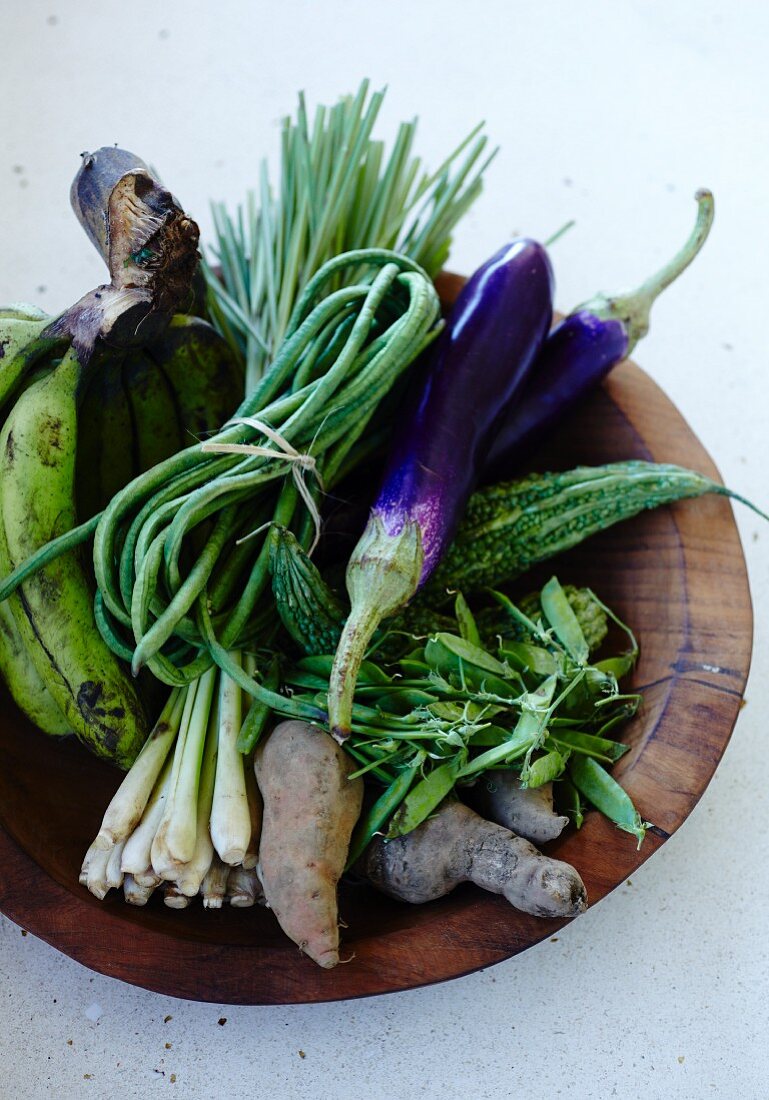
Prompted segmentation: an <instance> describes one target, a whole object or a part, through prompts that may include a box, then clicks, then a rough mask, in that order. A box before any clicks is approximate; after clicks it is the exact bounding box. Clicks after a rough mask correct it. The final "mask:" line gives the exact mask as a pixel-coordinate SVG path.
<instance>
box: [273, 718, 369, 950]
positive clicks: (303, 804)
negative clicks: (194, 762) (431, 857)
mask: <svg viewBox="0 0 769 1100" xmlns="http://www.w3.org/2000/svg"><path fill="white" fill-rule="evenodd" d="M254 766H255V770H256V779H257V783H258V784H259V790H260V791H261V794H262V799H263V800H264V816H263V819H262V835H261V841H260V844H259V866H258V873H259V878H260V879H261V882H262V887H263V889H264V897H265V901H266V903H267V905H268V906H269V907H270V908H271V909H272V911H273V912H274V913H275V916H276V918H277V920H278V923H279V924H280V926H281V928H282V929H283V931H284V932H285V933H286V935H287V936H289V937H290V938H291V939H292V940H293V941H294V943H296V944H298V945H299V947H300V948H301V949H302V950H303V951H304V952H305V953H306V954H307V955H309V956H310V958H311V959H314V960H315V962H317V963H318V964H319V965H320V966H323V967H325V968H326V969H330V968H331V967H333V966H336V964H337V963H338V962H339V923H338V915H337V898H336V889H337V883H338V882H339V879H340V877H341V875H342V871H343V870H344V866H345V862H346V859H347V850H348V848H349V846H350V836H351V834H352V830H353V826H354V825H355V823H356V821H357V820H358V817H359V815H360V810H361V804H362V801H363V780H362V779H361V778H360V777H358V778H357V779H354V780H351V779H350V778H349V776H350V775H351V774H352V772H353V771H355V767H356V765H355V764H354V762H353V761H352V760H351V758H350V757H349V756H348V755H347V754H346V753H344V752H343V751H342V749H340V748H339V746H338V745H336V744H335V742H334V741H333V740H332V738H331V737H329V735H328V734H327V733H324V732H323V731H322V730H320V729H318V728H317V727H315V726H312V725H310V724H309V723H307V722H298V721H291V722H281V723H280V725H278V726H276V727H275V729H274V730H273V731H272V733H271V734H270V736H269V737H268V738H267V740H266V741H265V742H264V743H263V744H262V745H260V747H259V749H258V750H257V753H256V756H255V759H254Z"/></svg>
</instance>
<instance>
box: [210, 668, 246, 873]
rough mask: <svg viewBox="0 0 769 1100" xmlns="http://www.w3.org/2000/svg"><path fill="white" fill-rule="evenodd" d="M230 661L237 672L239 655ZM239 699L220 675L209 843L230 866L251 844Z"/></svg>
mask: <svg viewBox="0 0 769 1100" xmlns="http://www.w3.org/2000/svg"><path fill="white" fill-rule="evenodd" d="M230 657H231V659H232V661H233V663H234V664H235V665H236V666H237V667H238V668H240V667H241V655H240V652H239V651H237V650H235V651H233V652H232V653H231V654H230ZM241 697H242V693H241V689H240V687H239V685H238V684H236V683H235V681H234V680H232V679H231V678H230V677H229V676H226V675H224V674H223V675H222V677H221V680H220V682H219V752H218V756H217V760H216V781H215V783H214V801H213V806H212V808H211V840H212V841H213V843H214V848H215V849H216V851H217V853H218V855H219V858H220V859H222V860H223V862H224V863H228V864H229V865H230V866H236V865H238V864H240V863H242V862H243V857H244V856H245V854H246V851H247V849H248V846H249V842H250V840H251V813H250V810H249V807H248V797H247V795H246V777H245V773H244V771H243V757H242V756H241V754H240V752H239V751H238V734H239V733H240V724H241V720H242V707H241Z"/></svg>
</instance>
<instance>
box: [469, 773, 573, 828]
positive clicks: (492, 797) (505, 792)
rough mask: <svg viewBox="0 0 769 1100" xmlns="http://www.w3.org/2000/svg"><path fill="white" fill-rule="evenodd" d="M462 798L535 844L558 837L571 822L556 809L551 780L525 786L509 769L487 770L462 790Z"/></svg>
mask: <svg viewBox="0 0 769 1100" xmlns="http://www.w3.org/2000/svg"><path fill="white" fill-rule="evenodd" d="M462 798H463V800H464V801H465V802H466V803H467V804H468V805H469V806H470V807H471V808H472V809H473V810H475V811H476V813H479V814H480V815H481V817H485V818H487V819H488V820H489V821H493V822H495V823H496V824H497V825H503V826H504V827H505V828H506V829H509V830H510V832H511V833H515V835H516V836H521V837H523V838H524V839H525V840H530V841H531V842H532V844H546V843H547V842H548V841H549V840H555V839H556V837H559V836H560V835H561V833H562V832H563V830H564V829H565V827H566V826H567V825H568V823H569V819H568V818H567V817H561V816H560V815H559V814H557V813H555V811H554V810H553V784H552V783H545V784H543V786H541V787H527V788H522V787H521V785H520V782H519V780H518V776H517V775H516V774H515V773H514V772H512V771H509V770H503V769H498V770H495V771H490V772H487V773H486V774H485V775H484V776H482V777H481V779H480V780H479V781H478V783H476V784H475V786H473V787H468V788H467V789H466V790H465V791H463V792H462Z"/></svg>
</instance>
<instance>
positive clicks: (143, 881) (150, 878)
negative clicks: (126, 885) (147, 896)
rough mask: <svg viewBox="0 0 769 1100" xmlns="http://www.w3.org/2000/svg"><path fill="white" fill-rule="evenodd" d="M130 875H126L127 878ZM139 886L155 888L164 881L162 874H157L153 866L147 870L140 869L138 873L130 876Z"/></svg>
mask: <svg viewBox="0 0 769 1100" xmlns="http://www.w3.org/2000/svg"><path fill="white" fill-rule="evenodd" d="M128 877H129V876H128V875H126V878H128ZM130 877H131V878H132V879H133V880H134V882H135V883H136V885H137V886H143V887H145V888H147V889H152V890H154V889H155V887H156V886H160V883H161V882H162V881H163V880H162V878H161V877H160V875H156V874H155V872H154V871H153V869H152V868H151V867H148V868H147V869H146V871H140V872H139V873H138V874H135V875H131V876H130Z"/></svg>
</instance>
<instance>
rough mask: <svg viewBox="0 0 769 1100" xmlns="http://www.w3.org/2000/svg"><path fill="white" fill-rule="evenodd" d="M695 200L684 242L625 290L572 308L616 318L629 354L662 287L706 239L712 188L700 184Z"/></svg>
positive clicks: (644, 329)
mask: <svg viewBox="0 0 769 1100" xmlns="http://www.w3.org/2000/svg"><path fill="white" fill-rule="evenodd" d="M694 197H695V199H696V201H697V219H696V221H695V223H694V228H693V229H692V231H691V233H690V234H689V236H688V238H687V240H686V243H685V244H684V245H683V247H682V248H680V249H679V250H678V252H676V254H675V256H673V257H672V258H671V259H670V260H668V262H667V263H666V264H665V265H664V266H663V267H661V268H660V269H659V271H656V272H655V273H654V275H651V276H650V277H649V278H648V279H646V280H645V282H643V283H641V285H640V286H639V287H637V288H636V290H633V291H631V292H630V293H628V294H617V295H614V296H612V297H609V296H608V295H604V294H599V295H598V296H597V297H596V298H594V299H593V300H592V301H590V302H586V303H585V304H584V305H582V306H579V307H578V309H577V310H575V312H581V311H583V310H589V311H590V312H591V313H594V314H595V315H596V316H597V317H598V318H600V319H601V320H604V321H619V322H621V324H623V325H624V326H625V329H626V331H627V340H628V346H627V351H626V355H630V353H631V352H632V350H633V348H634V347H635V345H636V344H637V343H638V341H639V340H642V339H643V338H644V336H646V334H647V332H648V331H649V315H650V313H651V308H652V306H653V304H654V302H655V301H656V300H657V298H658V297H659V296H660V294H661V293H662V291H663V290H665V289H666V288H667V287H669V286H670V284H671V283H672V282H674V281H675V280H676V279H677V278H678V276H679V275H680V274H681V273H682V272H684V271H685V270H686V268H687V267H688V266H689V264H690V263H691V262H692V260H693V259H694V258H695V256H697V254H698V253H699V252H700V250H701V248H702V246H703V245H704V243H705V241H706V240H707V239H708V234H709V233H710V228H711V226H712V225H713V216H714V213H715V206H714V201H713V193H712V191H708V190H707V188H704V187H702V188H700V190H699V191H697V192H696V193H695V195H694Z"/></svg>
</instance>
